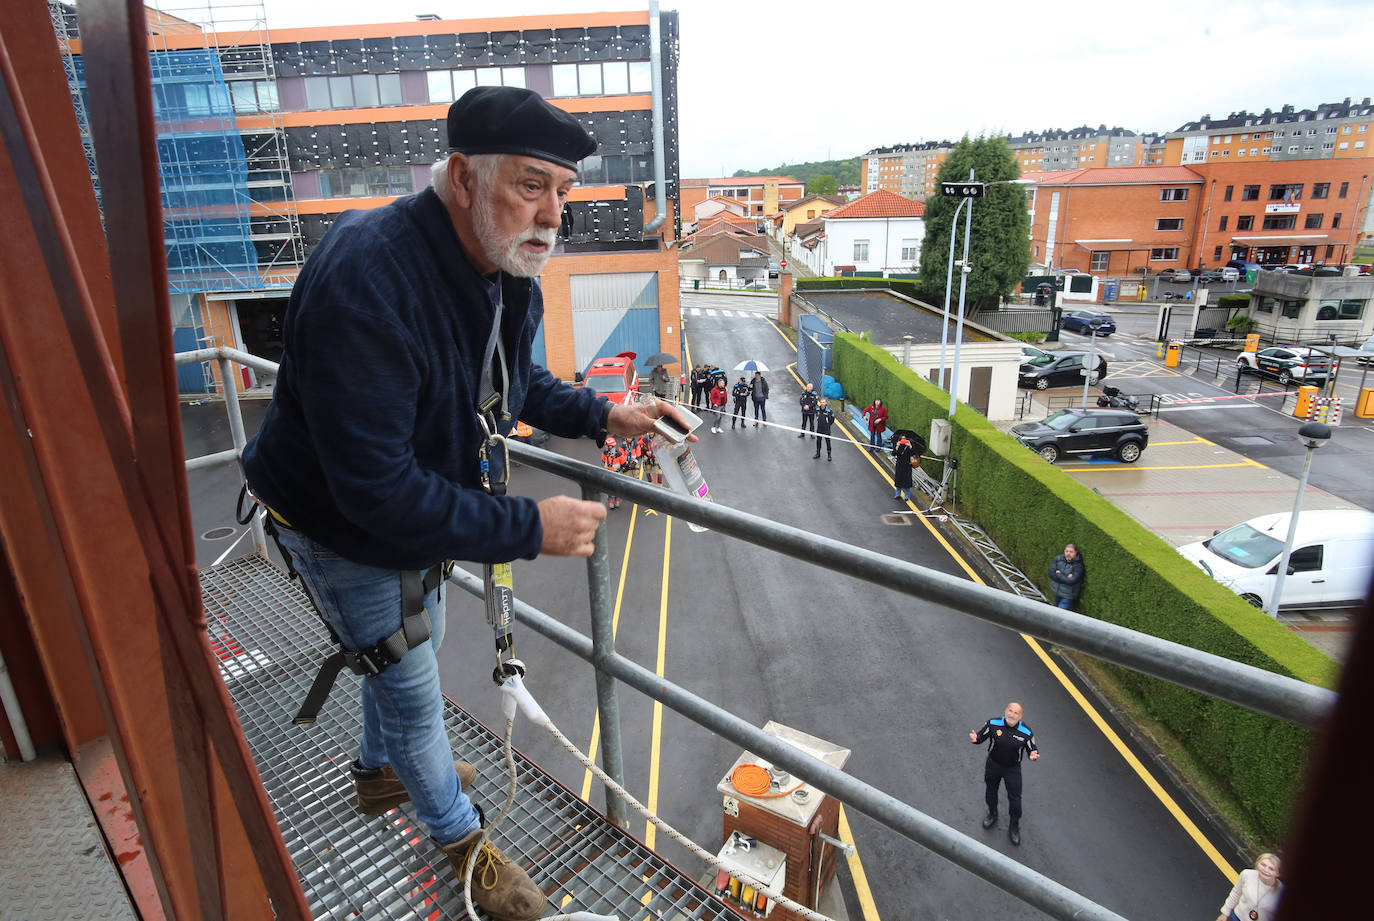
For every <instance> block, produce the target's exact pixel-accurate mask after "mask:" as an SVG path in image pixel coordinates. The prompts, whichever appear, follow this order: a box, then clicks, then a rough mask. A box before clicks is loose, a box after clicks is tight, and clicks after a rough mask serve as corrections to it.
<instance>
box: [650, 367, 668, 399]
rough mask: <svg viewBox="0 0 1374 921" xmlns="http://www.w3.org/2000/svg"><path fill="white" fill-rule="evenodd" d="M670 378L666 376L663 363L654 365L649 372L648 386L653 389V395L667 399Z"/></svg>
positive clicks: (666, 372)
mask: <svg viewBox="0 0 1374 921" xmlns="http://www.w3.org/2000/svg"><path fill="white" fill-rule="evenodd" d="M672 386H673V384H672V378H670V377H669V376H668V369H667V368H665V367H663V365H654V369H653V370H652V371H650V372H649V388H650V389H651V390H653V392H654V396H656V397H660V398H662V399H665V400H666V399H667V398H668V397H669V396H670V394H669V390H670V389H671V388H672Z"/></svg>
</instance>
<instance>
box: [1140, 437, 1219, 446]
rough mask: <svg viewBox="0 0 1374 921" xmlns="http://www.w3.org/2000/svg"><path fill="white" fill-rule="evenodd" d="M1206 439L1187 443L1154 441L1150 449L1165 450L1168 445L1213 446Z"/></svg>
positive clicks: (1191, 440)
mask: <svg viewBox="0 0 1374 921" xmlns="http://www.w3.org/2000/svg"><path fill="white" fill-rule="evenodd" d="M1211 444H1212V443H1211V442H1210V441H1208V440H1207V439H1206V438H1189V439H1188V440H1187V441H1152V442H1150V447H1152V448H1163V447H1165V446H1167V445H1211Z"/></svg>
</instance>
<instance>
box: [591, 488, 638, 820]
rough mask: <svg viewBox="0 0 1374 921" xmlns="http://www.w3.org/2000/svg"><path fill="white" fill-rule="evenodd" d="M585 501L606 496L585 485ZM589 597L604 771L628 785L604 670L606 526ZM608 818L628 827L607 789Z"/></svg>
mask: <svg viewBox="0 0 1374 921" xmlns="http://www.w3.org/2000/svg"><path fill="white" fill-rule="evenodd" d="M582 498H583V499H585V500H586V501H588V502H604V501H605V496H604V495H603V494H602V493H601V492H600V491H599V490H597V489H595V488H594V487H591V486H587V485H583V487H582ZM587 596H588V600H589V601H590V603H591V627H592V665H594V666H596V714H597V718H598V719H599V720H600V723H601V768H602V770H604V771H605V772H606V773H607V774H609V775H610V776H611V777H612V778H613V779H614V780H615V782H616V783H618V784H620V785H621V786H622V787H623V786H624V785H625V759H624V756H623V754H622V749H621V744H620V697H619V695H618V694H617V693H616V681H615V679H614V678H612V677H611V676H610V675H608V674H607V673H606V671H605V669H603V668H602V666H603V665H604V664H605V662H606V661H607V660H609V659H610V658H611V657H612V656H614V655H615V632H614V626H613V623H612V619H611V567H610V560H609V551H608V550H607V547H606V523H605V522H604V521H603V522H602V523H601V524H600V526H598V527H597V529H596V539H595V541H594V542H593V545H592V555H591V556H590V557H588V558H587ZM606 818H608V819H610V820H611V821H612V822H614V823H615V824H616V825H619V826H620V827H622V828H627V827H629V817H628V816H627V815H626V814H625V802H624V800H622V799H621V798H620V797H618V796H616V795H615V794H614V793H612V792H611V791H610V789H609V788H607V789H606Z"/></svg>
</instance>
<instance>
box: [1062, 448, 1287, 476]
mask: <svg viewBox="0 0 1374 921" xmlns="http://www.w3.org/2000/svg"><path fill="white" fill-rule="evenodd" d="M1186 443H1187V442H1185V444H1186ZM1221 467H1264V465H1263V464H1257V463H1255V462H1254V461H1252V460H1250V459H1249V458H1246V459H1245V460H1244V461H1240V462H1238V463H1234V464H1177V465H1174V466H1169V467H1150V466H1146V465H1144V464H1120V463H1104V464H1094V465H1093V466H1091V467H1060V468H1059V469H1060V470H1063V471H1064V472H1065V473H1100V472H1106V471H1115V470H1216V469H1218V468H1221ZM1265 469H1268V468H1265Z"/></svg>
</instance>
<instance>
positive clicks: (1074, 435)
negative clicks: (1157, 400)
mask: <svg viewBox="0 0 1374 921" xmlns="http://www.w3.org/2000/svg"><path fill="white" fill-rule="evenodd" d="M1011 432H1012V434H1013V435H1015V436H1016V438H1017V440H1018V441H1020V442H1021V443H1022V444H1023V445H1025V446H1026V447H1028V448H1030V449H1031V450H1032V451H1034V452H1035V453H1037V454H1039V455H1040V456H1041V457H1043V458H1044V459H1045V460H1047V461H1049V462H1050V463H1051V464H1053V463H1054V462H1055V461H1057V460H1059V458H1061V457H1063V456H1064V455H1066V454H1104V453H1108V452H1110V453H1112V454H1115V455H1116V458H1117V460H1119V461H1121V462H1122V463H1124V464H1133V463H1135V462H1136V461H1137V460H1139V459H1140V453H1141V452H1142V451H1144V450H1145V446H1146V445H1147V444H1149V443H1150V429H1149V427H1148V426H1147V425H1146V424H1145V423H1144V422H1142V421H1140V417H1139V416H1137V415H1136V414H1135V413H1133V412H1127V411H1126V410H1121V409H1061V410H1059V411H1058V412H1056V413H1053V414H1051V415H1050V416H1048V417H1047V418H1046V419H1045V421H1043V422H1023V423H1021V424H1020V425H1016V426H1013V427H1012V430H1011Z"/></svg>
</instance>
